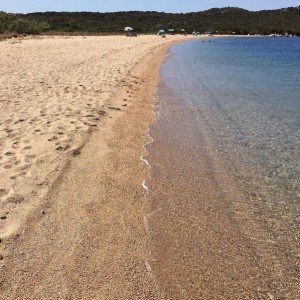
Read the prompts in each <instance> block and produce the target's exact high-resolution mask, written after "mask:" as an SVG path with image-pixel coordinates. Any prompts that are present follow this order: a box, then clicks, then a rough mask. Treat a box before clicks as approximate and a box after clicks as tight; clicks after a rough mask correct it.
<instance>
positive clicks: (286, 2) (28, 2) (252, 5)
mask: <svg viewBox="0 0 300 300" xmlns="http://www.w3.org/2000/svg"><path fill="white" fill-rule="evenodd" d="M299 5H300V0H0V11H1V10H3V11H6V12H17V13H27V12H37V11H97V12H108V11H128V10H144V11H145V10H155V11H165V12H190V11H200V10H205V9H209V8H212V7H225V6H235V7H241V8H245V9H248V10H262V9H276V8H282V7H288V6H299Z"/></svg>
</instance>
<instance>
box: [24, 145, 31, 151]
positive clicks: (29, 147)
mask: <svg viewBox="0 0 300 300" xmlns="http://www.w3.org/2000/svg"><path fill="white" fill-rule="evenodd" d="M30 149H32V147H31V146H26V147H24V148H23V150H30Z"/></svg>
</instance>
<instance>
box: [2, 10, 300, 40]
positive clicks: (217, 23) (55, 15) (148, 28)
mask: <svg viewBox="0 0 300 300" xmlns="http://www.w3.org/2000/svg"><path fill="white" fill-rule="evenodd" d="M126 26H131V27H133V28H135V30H136V31H138V32H141V33H152V32H156V31H157V28H158V27H160V26H161V27H162V28H165V29H166V28H174V30H175V31H179V30H180V29H181V28H184V29H185V30H186V31H187V32H192V31H194V30H196V31H200V32H206V31H212V32H219V33H232V32H235V33H236V34H248V33H250V34H270V33H275V32H276V33H285V32H289V33H292V34H296V35H300V6H299V7H290V8H285V9H279V10H263V11H257V12H252V11H247V10H244V9H240V8H231V7H227V8H220V9H217V8H213V9H210V10H206V11H203V12H194V13H186V14H182V13H181V14H171V13H163V12H153V11H151V12H138V11H131V12H114V13H92V12H74V13H70V12H45V13H30V14H19V15H13V14H5V13H3V12H2V13H0V32H7V31H10V32H11V31H15V32H19V33H40V32H46V31H50V32H61V33H62V32H66V33H72V32H73V33H75V32H76V33H91V34H95V33H113V32H115V33H118V32H122V30H123V28H124V27H126Z"/></svg>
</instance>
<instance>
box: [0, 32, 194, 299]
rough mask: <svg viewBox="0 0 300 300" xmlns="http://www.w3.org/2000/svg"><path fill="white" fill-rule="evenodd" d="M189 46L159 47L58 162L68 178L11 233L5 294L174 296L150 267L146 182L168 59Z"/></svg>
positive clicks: (61, 176) (4, 264)
mask: <svg viewBox="0 0 300 300" xmlns="http://www.w3.org/2000/svg"><path fill="white" fill-rule="evenodd" d="M71 39H72V38H71ZM188 39H189V38H182V37H181V38H180V39H178V40H173V41H168V40H165V41H162V42H161V43H157V44H155V45H153V46H151V47H150V49H148V50H146V51H145V52H144V53H145V54H144V55H141V56H140V59H139V60H136V62H135V63H134V66H133V67H132V66H131V67H130V69H128V71H126V70H125V72H126V75H124V77H123V79H121V82H122V80H124V78H126V77H127V80H126V79H125V81H123V82H122V84H121V85H119V86H115V87H112V88H111V89H110V92H109V94H108V97H107V98H106V99H104V102H103V103H102V104H101V105H100V106H99V107H100V108H99V109H101V110H102V109H103V111H105V114H103V115H102V111H101V110H100V121H101V126H99V127H96V129H94V128H93V126H89V127H88V130H87V131H86V133H85V134H84V136H85V139H83V140H82V142H81V144H78V143H77V145H76V147H73V146H71V148H69V149H68V151H66V154H65V155H64V158H60V159H59V160H58V162H61V164H63V163H64V162H65V165H64V167H63V168H62V169H61V171H59V166H56V168H58V169H57V170H58V171H56V173H55V174H56V178H55V177H54V179H55V180H54V181H53V182H52V183H51V182H49V183H48V184H46V187H47V186H48V185H49V187H50V189H49V190H47V189H45V191H44V194H37V195H36V201H35V202H33V200H31V202H28V200H27V199H26V198H25V199H24V198H23V201H24V202H25V203H26V205H27V206H28V205H29V206H30V209H29V210H28V211H27V213H26V215H24V216H23V217H24V218H23V221H20V224H19V227H18V226H17V227H15V228H14V227H10V228H11V230H12V231H11V232H6V233H7V234H3V233H2V236H1V238H2V242H1V245H0V251H1V253H0V254H1V255H3V259H2V261H1V262H0V270H1V274H2V278H3V282H2V284H1V294H2V295H3V296H5V297H6V299H16V298H26V297H30V298H31V299H40V298H41V297H42V298H43V299H53V296H54V295H56V296H58V297H61V298H64V297H71V298H72V299H81V297H82V296H83V295H84V297H85V299H108V298H109V299H118V297H119V295H124V297H125V296H126V297H136V296H137V295H140V296H141V295H142V297H143V298H141V299H149V297H150V296H155V298H156V299H163V298H164V297H163V294H162V292H161V291H160V290H159V288H158V287H157V286H156V283H155V281H154V279H153V276H152V275H151V267H150V266H149V265H148V263H147V258H148V256H149V255H150V253H149V252H148V249H147V245H146V243H147V228H145V224H144V219H143V218H144V216H145V215H146V211H147V207H148V205H149V203H148V198H147V195H146V193H145V191H144V190H143V188H142V186H141V182H142V180H143V179H144V178H146V177H147V174H148V172H149V170H148V168H147V166H146V164H145V163H144V162H143V161H142V160H141V159H139V158H140V157H141V156H143V154H144V149H143V147H142V145H144V144H146V143H147V140H148V136H147V135H146V132H147V128H148V125H149V124H150V123H151V122H152V121H153V119H154V116H153V113H152V104H153V97H154V93H155V87H156V85H157V83H158V81H159V70H160V65H161V63H162V61H163V59H164V53H165V52H166V50H167V49H168V48H169V47H170V46H171V45H172V44H173V43H176V42H180V41H185V40H188ZM37 43H38V42H37ZM153 58H154V59H153ZM125 76H126V77H125ZM125 100H126V101H125ZM101 107H102V108H101ZM22 122H23V121H22ZM92 124H95V123H92ZM136 124H139V126H136ZM59 147H62V146H59ZM54 161H55V158H54ZM38 167H43V166H41V165H40V166H38ZM57 174H58V176H57ZM24 184H26V182H25V183H23V186H24ZM48 191H49V192H48ZM6 196H7V195H5V197H6ZM41 199H43V200H42V201H41ZM6 200H7V197H6V198H5V201H6ZM18 204H20V203H18V201H17V200H16V201H15V203H13V205H14V206H17V205H18ZM21 207H22V208H24V207H26V206H24V205H23V206H21ZM16 209H17V208H16ZM19 209H20V208H19ZM13 214H14V213H10V215H9V217H10V216H13ZM16 217H18V214H16V215H15V218H16ZM8 219H9V218H8ZM8 221H9V220H8ZM11 224H12V225H14V223H13V222H12V223H11ZM12 225H10V226H12ZM28 271H29V273H28ZM11 282H14V286H12V285H11V284H10V283H11ZM100 283H101V284H100ZM112 287H114V289H112Z"/></svg>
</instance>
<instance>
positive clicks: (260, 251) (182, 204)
mask: <svg viewBox="0 0 300 300" xmlns="http://www.w3.org/2000/svg"><path fill="white" fill-rule="evenodd" d="M299 81H300V38H219V39H211V42H209V41H208V39H205V40H193V41H188V42H185V43H180V44H176V45H175V46H173V47H172V48H171V49H170V50H169V53H168V55H167V58H166V60H165V62H164V64H163V66H162V69H161V83H160V85H159V88H158V99H159V101H158V106H157V120H156V122H155V123H154V124H152V125H151V126H150V135H151V136H152V138H153V139H154V142H153V144H151V145H150V146H148V151H149V153H150V154H149V161H150V164H151V166H152V173H151V176H152V179H151V182H150V188H151V190H152V191H153V203H154V205H153V207H154V208H156V209H160V207H162V210H161V211H162V212H161V214H163V211H164V207H165V208H166V209H168V210H174V214H177V217H178V218H179V216H180V214H181V212H182V211H183V210H184V209H185V208H186V207H188V206H192V205H194V206H195V207H194V210H191V211H190V212H189V214H187V216H186V218H191V219H193V220H194V219H195V218H197V216H199V215H202V213H203V210H204V208H203V207H206V206H207V205H209V204H207V203H206V202H205V201H208V200H207V199H210V200H209V201H211V202H212V203H215V204H212V205H216V206H218V205H219V204H220V205H223V209H224V210H223V211H222V210H221V211H220V212H219V213H218V214H217V215H216V224H218V218H220V224H221V223H222V222H225V221H224V220H225V219H226V220H227V219H228V220H229V219H230V220H231V221H230V222H232V224H235V225H234V226H233V225H232V226H231V225H230V226H229V227H230V229H228V230H226V232H227V233H228V232H229V233H228V234H230V235H231V238H230V239H231V240H232V241H233V240H234V239H235V237H236V236H239V239H237V240H236V242H235V243H236V244H238V243H240V241H241V240H247V241H248V242H249V245H248V246H247V247H248V248H251V249H255V250H253V251H254V252H255V253H256V254H255V255H254V254H253V263H250V264H249V266H251V267H252V266H253V265H255V264H257V265H258V266H259V268H258V269H260V270H262V269H264V270H265V273H264V275H262V274H260V275H259V276H261V282H260V283H259V284H258V283H254V282H251V283H250V282H249V283H248V284H249V286H251V285H252V286H255V287H254V288H253V291H252V292H253V293H252V292H249V293H248V292H247V293H245V294H243V295H244V297H254V298H255V299H260V298H261V299H273V298H272V297H275V298H274V299H277V298H278V299H279V298H280V299H296V298H297V297H298V296H299V294H298V292H297V285H298V284H299V283H300V281H299V270H300V267H299V257H300V253H299V248H300V247H299V238H300V234H299V232H300V230H299V223H300V222H299V221H300V219H299V218H300V84H299ZM216 162H218V163H216ZM204 174H205V175H204ZM220 174H221V175H220ZM225 175H226V178H228V180H229V181H230V182H232V185H234V186H235V187H236V189H237V190H238V191H239V193H240V194H241V195H240V196H236V198H235V196H232V195H231V194H230V193H229V192H227V189H226V188H224V187H223V190H222V194H221V195H220V192H215V194H216V195H218V196H209V193H207V192H206V190H205V188H206V186H207V189H208V188H209V189H210V190H216V191H217V190H220V189H221V186H222V183H221V179H220V178H221V177H222V178H223V177H224V176H225ZM208 178H210V180H209V181H208ZM205 180H206V181H207V182H208V183H207V185H205V184H203V182H205ZM232 185H231V186H232ZM229 189H230V187H229V188H228V190H229ZM205 193H206V194H207V196H205V197H206V198H205V199H204V196H201V195H203V194H205ZM196 194H197V197H196V196H195V197H194V196H193V195H196ZM166 195H172V197H171V196H170V197H169V196H166ZM193 197H194V198H193ZM210 197H211V198H210ZM216 197H218V201H219V202H218V201H216V202H213V201H215V199H216ZM165 203H168V206H167V205H166V204H165ZM174 203H176V204H174ZM199 203H205V205H204V204H203V207H201V205H200V204H199ZM196 207H197V208H196ZM222 214H224V216H222ZM225 215H227V217H226V218H225ZM228 215H230V217H228ZM204 217H205V214H204ZM168 218H169V215H168V214H167V213H166V214H165V215H163V216H162V217H161V219H160V220H159V217H157V220H158V221H157V224H158V223H159V222H161V223H162V222H163V223H164V226H163V227H164V230H166V232H168V230H167V229H166V228H168V224H167V223H168V222H172V220H171V218H170V220H169V221H167V220H168ZM224 218H225V219H224ZM228 222H229V221H228ZM230 222H229V223H230ZM229 223H228V224H229ZM201 224H202V223H201ZM172 226H173V227H174V224H173V225H172ZM172 226H170V229H169V235H172V234H171V231H172V228H171V227H172ZM193 226H194V227H193V228H201V226H203V224H202V225H200V223H197V222H195V224H194V225H193ZM198 226H199V227H198ZM220 226H221V227H222V225H220ZM225 227H226V226H225ZM157 228H159V225H157ZM233 228H235V229H233ZM236 228H238V230H237V229H236ZM199 230H201V229H199ZM235 230H237V231H235ZM187 231H188V229H186V231H184V232H187ZM230 232H231V233H230ZM227 233H226V234H227ZM178 234H185V233H183V232H182V233H180V230H179V231H178ZM203 234H205V233H203ZM166 236H167V234H166ZM166 239H167V238H166ZM172 239H173V240H174V239H175V237H173V238H172ZM172 239H171V238H170V242H169V246H168V247H169V248H170V249H172ZM186 239H188V240H192V236H190V237H189V238H186ZM250 241H251V242H250ZM254 241H257V242H254ZM156 242H157V243H159V241H156ZM215 242H216V247H221V246H220V245H217V243H218V241H215ZM191 243H192V244H193V247H194V246H195V243H194V242H191ZM220 243H221V242H220ZM184 244H185V245H188V242H186V241H185V242H182V248H181V249H182V250H179V249H178V248H177V250H176V249H175V246H174V251H173V252H171V253H170V256H172V255H173V256H176V255H177V254H176V251H178V252H180V251H182V252H185V250H184V247H185V246H184ZM199 244H200V242H199ZM221 244H222V243H221ZM233 244H234V242H233ZM177 247H178V246H177ZM205 247H206V246H205V245H203V249H202V251H204V249H206V248H205ZM247 247H246V248H247ZM225 248H226V247H224V249H225ZM237 248H238V247H237ZM156 251H159V250H158V249H156ZM224 251H225V250H224ZM228 251H230V250H228ZM172 253H173V254H172ZM251 255H252V254H251ZM251 255H250V254H244V255H243V256H242V257H245V256H247V257H249V256H251ZM215 257H218V255H217V254H216V255H215ZM254 257H255V258H254ZM241 260H243V259H242V258H241ZM215 261H216V259H215ZM219 261H220V263H221V264H222V263H223V260H221V259H220V260H219ZM244 263H245V266H244V267H245V268H247V262H244ZM161 264H163V262H161ZM211 264H212V265H214V263H213V262H211ZM239 264H243V263H241V262H240V263H239ZM251 267H249V268H251ZM157 268H158V269H159V266H157ZM226 268H229V269H230V267H229V266H227V265H225V266H224V268H223V269H226ZM206 270H207V269H206ZM234 270H236V269H234ZM195 272H196V271H195V270H194V273H195ZM249 272H250V271H249ZM255 272H257V271H255V270H253V274H255ZM199 274H205V271H204V270H201V272H200V271H199ZM241 274H242V271H241V273H239V275H237V276H241ZM184 276H187V274H185V275H182V277H184ZM199 276H200V275H199ZM201 276H202V275H201ZM216 276H217V277H218V276H220V278H217V279H216V282H215V285H214V287H215V286H216V285H217V284H218V282H220V281H222V280H223V281H224V282H226V279H224V278H227V277H226V276H225V273H224V278H222V272H221V271H219V272H218V275H216ZM257 276H258V275H257ZM259 276H258V277H259ZM187 277H188V276H187ZM254 277H255V275H254V276H253V278H254ZM203 278H204V279H203V280H205V276H204V277H203ZM180 284H182V285H184V283H182V282H181V283H180ZM180 284H179V283H178V285H180ZM227 284H229V283H228V282H227ZM239 284H241V282H238V283H237V285H236V287H237V286H239ZM243 284H245V282H244V283H243ZM257 284H258V285H260V286H261V287H262V286H265V294H259V293H258V289H259V288H258V287H257ZM206 286H207V285H206ZM228 286H229V285H228ZM204 289H205V287H202V290H204ZM225 290H226V288H224V290H223V292H224V291H225ZM242 290H243V289H240V290H239V289H237V291H236V293H239V295H242V294H240V293H244V290H243V291H242ZM218 291H221V289H220V290H218ZM255 291H256V292H255ZM224 293H225V292H224ZM224 293H223V295H225V294H226V293H225V294H224ZM228 293H229V292H228ZM193 295H195V294H193ZM228 295H230V294H228ZM258 295H260V296H261V297H260V296H258ZM211 296H212V299H213V298H214V297H219V294H217V292H216V293H214V292H212V294H211ZM213 296H214V297H213ZM268 297H269V298H268ZM208 298H209V297H208ZM229 298H231V296H228V299H229ZM233 298H234V297H233ZM195 299H196V298H195ZM215 299H216V298H215ZM236 299H238V298H236ZM239 299H242V298H239Z"/></svg>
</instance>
